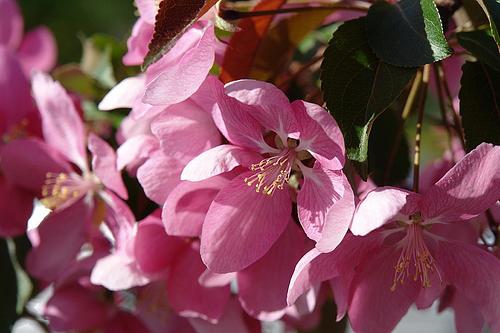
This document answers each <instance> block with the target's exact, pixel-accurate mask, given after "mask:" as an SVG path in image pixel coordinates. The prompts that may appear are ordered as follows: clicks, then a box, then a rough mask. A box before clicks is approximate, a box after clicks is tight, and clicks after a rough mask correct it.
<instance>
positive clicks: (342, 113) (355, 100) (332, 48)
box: [321, 18, 416, 179]
mask: <svg viewBox="0 0 500 333" xmlns="http://www.w3.org/2000/svg"><path fill="white" fill-rule="evenodd" d="M364 25H365V21H364V19H363V18H362V19H358V20H353V21H348V22H346V23H345V24H343V25H342V26H341V27H340V28H339V29H338V30H337V31H336V32H335V33H334V34H333V37H332V39H331V41H330V44H329V46H328V48H327V49H326V51H325V54H324V61H323V64H322V65H321V69H322V70H321V81H322V90H323V93H324V96H325V101H326V104H327V107H328V109H329V111H330V113H331V114H332V115H333V116H334V117H335V119H336V120H337V122H338V123H339V126H340V128H341V130H342V133H343V134H344V138H345V142H346V149H347V155H348V157H349V159H351V160H352V161H354V162H355V163H354V164H355V165H357V169H358V171H361V173H362V175H361V176H362V177H363V178H365V179H366V176H367V175H366V172H363V168H362V165H363V164H364V165H365V167H366V163H367V157H368V139H369V136H370V131H371V128H372V125H373V123H374V121H375V119H376V118H377V117H378V116H379V115H380V114H381V113H382V112H384V111H385V110H386V109H387V108H388V107H389V106H390V105H391V104H392V103H393V102H394V100H395V99H396V98H397V97H398V96H399V95H400V94H401V92H402V91H403V89H404V88H405V87H406V86H407V84H408V82H409V81H410V80H411V79H412V77H413V76H414V74H415V71H416V70H415V69H414V68H402V67H395V66H392V65H389V64H387V63H384V62H382V61H381V60H379V59H378V58H377V57H376V56H375V54H374V53H373V52H372V50H371V48H370V46H369V45H368V42H367V40H366V37H365V34H364V31H365V29H364ZM360 164H361V165H360ZM365 170H366V168H365Z"/></svg>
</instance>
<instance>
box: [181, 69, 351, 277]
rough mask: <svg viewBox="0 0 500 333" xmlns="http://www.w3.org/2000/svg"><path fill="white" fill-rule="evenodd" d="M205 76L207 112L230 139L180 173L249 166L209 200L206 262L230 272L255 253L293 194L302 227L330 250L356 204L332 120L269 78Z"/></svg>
mask: <svg viewBox="0 0 500 333" xmlns="http://www.w3.org/2000/svg"><path fill="white" fill-rule="evenodd" d="M209 79H210V81H211V87H212V95H213V96H215V97H216V100H217V107H215V108H214V110H213V118H214V121H215V124H216V125H217V127H218V128H219V130H220V131H221V133H222V134H223V135H224V136H225V138H226V139H227V140H228V144H225V145H221V146H217V147H215V148H212V149H210V150H208V151H206V152H204V153H202V154H200V155H199V156H197V157H196V158H195V159H193V160H192V161H191V162H189V164H188V165H187V166H186V167H185V168H184V170H183V172H182V175H181V178H182V179H183V180H188V181H201V180H204V179H208V178H210V177H214V176H216V175H220V174H223V173H226V172H229V171H231V170H233V169H235V168H237V167H239V166H242V167H245V168H248V169H250V170H249V171H246V172H244V173H243V174H241V175H239V176H237V177H235V178H234V179H232V180H231V182H229V184H228V185H227V186H225V187H224V188H222V189H221V190H220V191H219V192H218V194H217V195H216V196H215V198H214V200H213V202H212V204H211V205H210V208H209V210H208V213H207V215H206V217H205V219H204V222H203V230H202V234H201V254H202V258H203V261H204V262H205V264H206V265H207V267H208V268H210V269H211V270H212V271H214V272H218V273H226V272H234V271H240V270H242V269H243V268H245V267H248V266H249V265H250V264H252V263H253V262H255V261H256V260H258V259H259V258H261V257H262V256H263V255H264V254H265V253H266V252H267V251H268V250H269V249H270V248H271V247H272V245H273V244H274V243H275V242H276V240H277V239H278V238H279V236H280V235H281V234H282V232H283V231H284V230H285V229H286V226H287V225H288V223H289V221H290V215H291V211H292V200H295V196H296V200H297V205H298V214H299V219H300V223H301V224H302V227H303V229H304V231H305V232H306V234H307V235H308V236H309V237H310V238H311V239H313V240H315V241H317V242H318V245H317V246H318V247H319V248H321V249H322V250H323V251H331V250H332V249H333V248H335V246H336V245H337V244H338V243H340V241H341V239H342V237H343V236H344V235H345V233H346V232H347V229H348V227H349V224H350V221H351V217H352V213H353V211H354V199H353V195H352V190H351V188H350V186H349V184H348V182H347V180H346V177H345V176H344V174H343V173H342V171H341V169H342V167H343V163H344V141H343V137H342V135H341V133H340V130H339V128H338V126H337V124H336V122H335V120H333V118H332V117H331V116H330V115H329V114H328V113H327V112H326V111H325V110H324V109H323V108H321V107H319V106H317V105H313V104H310V103H307V102H303V101H295V102H293V103H290V102H289V100H288V98H287V97H286V96H285V95H284V94H283V93H282V92H281V91H280V90H279V89H277V88H276V87H274V86H272V85H271V84H268V83H264V82H258V81H253V80H241V81H236V82H232V83H229V84H228V85H227V86H226V87H225V88H224V87H223V86H222V84H221V83H220V82H219V81H217V80H215V79H211V78H209ZM297 190H298V191H297Z"/></svg>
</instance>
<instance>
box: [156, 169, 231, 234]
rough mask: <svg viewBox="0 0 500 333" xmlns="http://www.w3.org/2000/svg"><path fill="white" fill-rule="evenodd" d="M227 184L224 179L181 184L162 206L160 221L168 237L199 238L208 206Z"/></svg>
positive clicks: (218, 178) (226, 180) (213, 178)
mask: <svg viewBox="0 0 500 333" xmlns="http://www.w3.org/2000/svg"><path fill="white" fill-rule="evenodd" d="M228 184H229V180H228V179H227V178H225V177H221V176H219V177H217V176H216V177H212V178H209V179H206V180H204V181H200V182H188V181H184V182H181V183H180V184H179V185H177V186H176V187H175V189H173V190H172V192H171V193H170V194H169V196H168V197H167V200H166V201H165V204H164V205H163V213H162V220H163V223H164V225H165V230H166V231H167V233H168V234H169V235H173V236H185V237H199V236H200V235H201V229H202V225H203V221H204V220H205V216H206V214H207V211H208V208H209V207H210V204H211V203H212V201H213V200H214V198H215V196H216V195H217V193H219V191H220V190H221V189H222V188H224V187H225V186H227V185H228Z"/></svg>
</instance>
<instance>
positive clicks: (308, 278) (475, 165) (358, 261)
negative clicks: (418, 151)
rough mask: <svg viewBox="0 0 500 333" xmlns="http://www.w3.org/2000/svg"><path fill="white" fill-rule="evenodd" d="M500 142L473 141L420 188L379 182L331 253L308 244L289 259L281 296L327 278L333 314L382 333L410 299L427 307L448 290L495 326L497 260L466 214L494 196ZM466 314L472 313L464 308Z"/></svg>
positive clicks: (499, 187)
mask: <svg viewBox="0 0 500 333" xmlns="http://www.w3.org/2000/svg"><path fill="white" fill-rule="evenodd" d="M499 162H500V148H499V147H496V146H492V145H489V144H481V145H480V146H478V147H477V148H476V149H475V150H473V151H472V152H470V153H469V154H467V155H466V156H465V157H464V158H463V159H462V160H461V161H460V162H459V163H458V164H457V165H455V166H454V167H453V168H452V169H451V170H450V171H448V172H447V173H446V174H445V175H444V176H443V177H442V178H441V179H440V180H439V181H437V182H436V183H435V184H434V185H432V186H431V187H430V188H429V189H428V190H427V191H426V192H425V193H423V194H417V193H413V192H409V191H404V190H401V189H397V188H391V187H385V188H379V189H376V190H374V191H372V192H370V193H369V194H368V195H367V196H366V198H365V199H363V200H362V201H361V203H360V204H359V206H358V208H357V210H356V213H355V215H354V219H353V223H352V226H351V231H352V232H353V233H354V234H355V235H361V236H364V235H366V236H364V237H360V236H358V237H356V236H351V235H349V236H348V237H346V239H345V240H344V241H343V242H342V244H341V245H340V246H339V247H338V248H337V249H336V250H335V251H333V252H332V253H329V254H321V253H319V252H318V251H317V250H312V251H311V252H309V253H308V254H306V255H305V256H304V257H303V258H302V259H301V261H300V262H299V263H298V264H297V267H296V270H295V273H294V276H293V278H292V280H291V283H290V289H289V293H288V300H289V302H290V303H291V302H293V301H294V300H295V299H296V297H297V296H298V295H300V294H301V293H302V292H304V291H306V290H307V289H308V288H310V287H311V286H313V285H316V284H317V283H319V282H321V281H326V280H330V283H331V285H332V287H333V289H334V294H335V297H336V300H337V303H338V307H339V309H340V310H339V311H340V312H339V316H342V315H343V314H344V313H345V311H346V310H347V308H348V311H349V319H350V321H351V324H352V326H353V329H354V330H356V331H357V332H390V331H391V330H392V329H393V328H394V327H395V326H396V324H397V323H398V321H399V320H400V318H401V317H402V316H403V315H404V314H405V313H406V311H407V310H408V307H409V306H410V305H411V304H412V303H414V302H415V303H416V305H417V307H419V308H426V307H428V306H430V305H431V304H432V303H433V301H434V300H435V299H436V298H438V297H439V296H440V295H441V294H442V292H443V289H444V288H445V287H446V286H451V287H453V288H455V290H456V294H457V296H458V297H461V298H463V299H465V300H466V301H467V302H468V303H470V304H472V305H473V306H474V307H475V308H476V309H478V311H479V312H480V313H481V315H482V316H483V318H484V319H485V320H486V322H487V323H488V324H489V325H490V327H491V328H492V330H493V331H497V330H499V329H500V321H499V318H500V310H499V309H500V304H499V303H498V302H499V300H500V289H499V284H498V278H497V276H498V275H499V274H500V261H499V260H498V259H497V258H495V257H494V256H493V255H491V254H490V253H488V252H487V251H484V250H483V249H481V248H480V247H478V246H477V234H476V231H475V230H474V228H472V226H471V225H470V224H469V223H465V222H460V221H464V220H468V219H471V218H473V217H475V216H477V215H479V214H481V213H482V212H484V211H485V210H486V209H487V208H489V207H491V206H492V205H493V204H494V203H495V202H496V201H497V200H498V198H499V197H500V173H499V172H498V165H499ZM471 315H472V314H471Z"/></svg>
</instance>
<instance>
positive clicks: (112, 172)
mask: <svg viewBox="0 0 500 333" xmlns="http://www.w3.org/2000/svg"><path fill="white" fill-rule="evenodd" d="M88 146H89V150H90V152H91V153H92V171H93V172H94V173H95V175H96V176H97V177H98V178H99V180H100V181H101V182H102V183H103V184H104V186H106V187H107V188H108V189H110V190H112V191H114V192H115V193H116V194H118V195H119V196H120V197H121V198H122V199H124V200H127V198H128V194H127V189H126V188H125V184H124V183H123V180H122V176H121V174H120V172H119V171H118V170H117V169H116V154H115V151H114V150H113V148H111V146H110V145H109V144H108V143H107V142H106V141H104V140H103V139H101V138H100V137H98V136H97V135H95V134H93V133H91V134H90V135H89V139H88Z"/></svg>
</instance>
